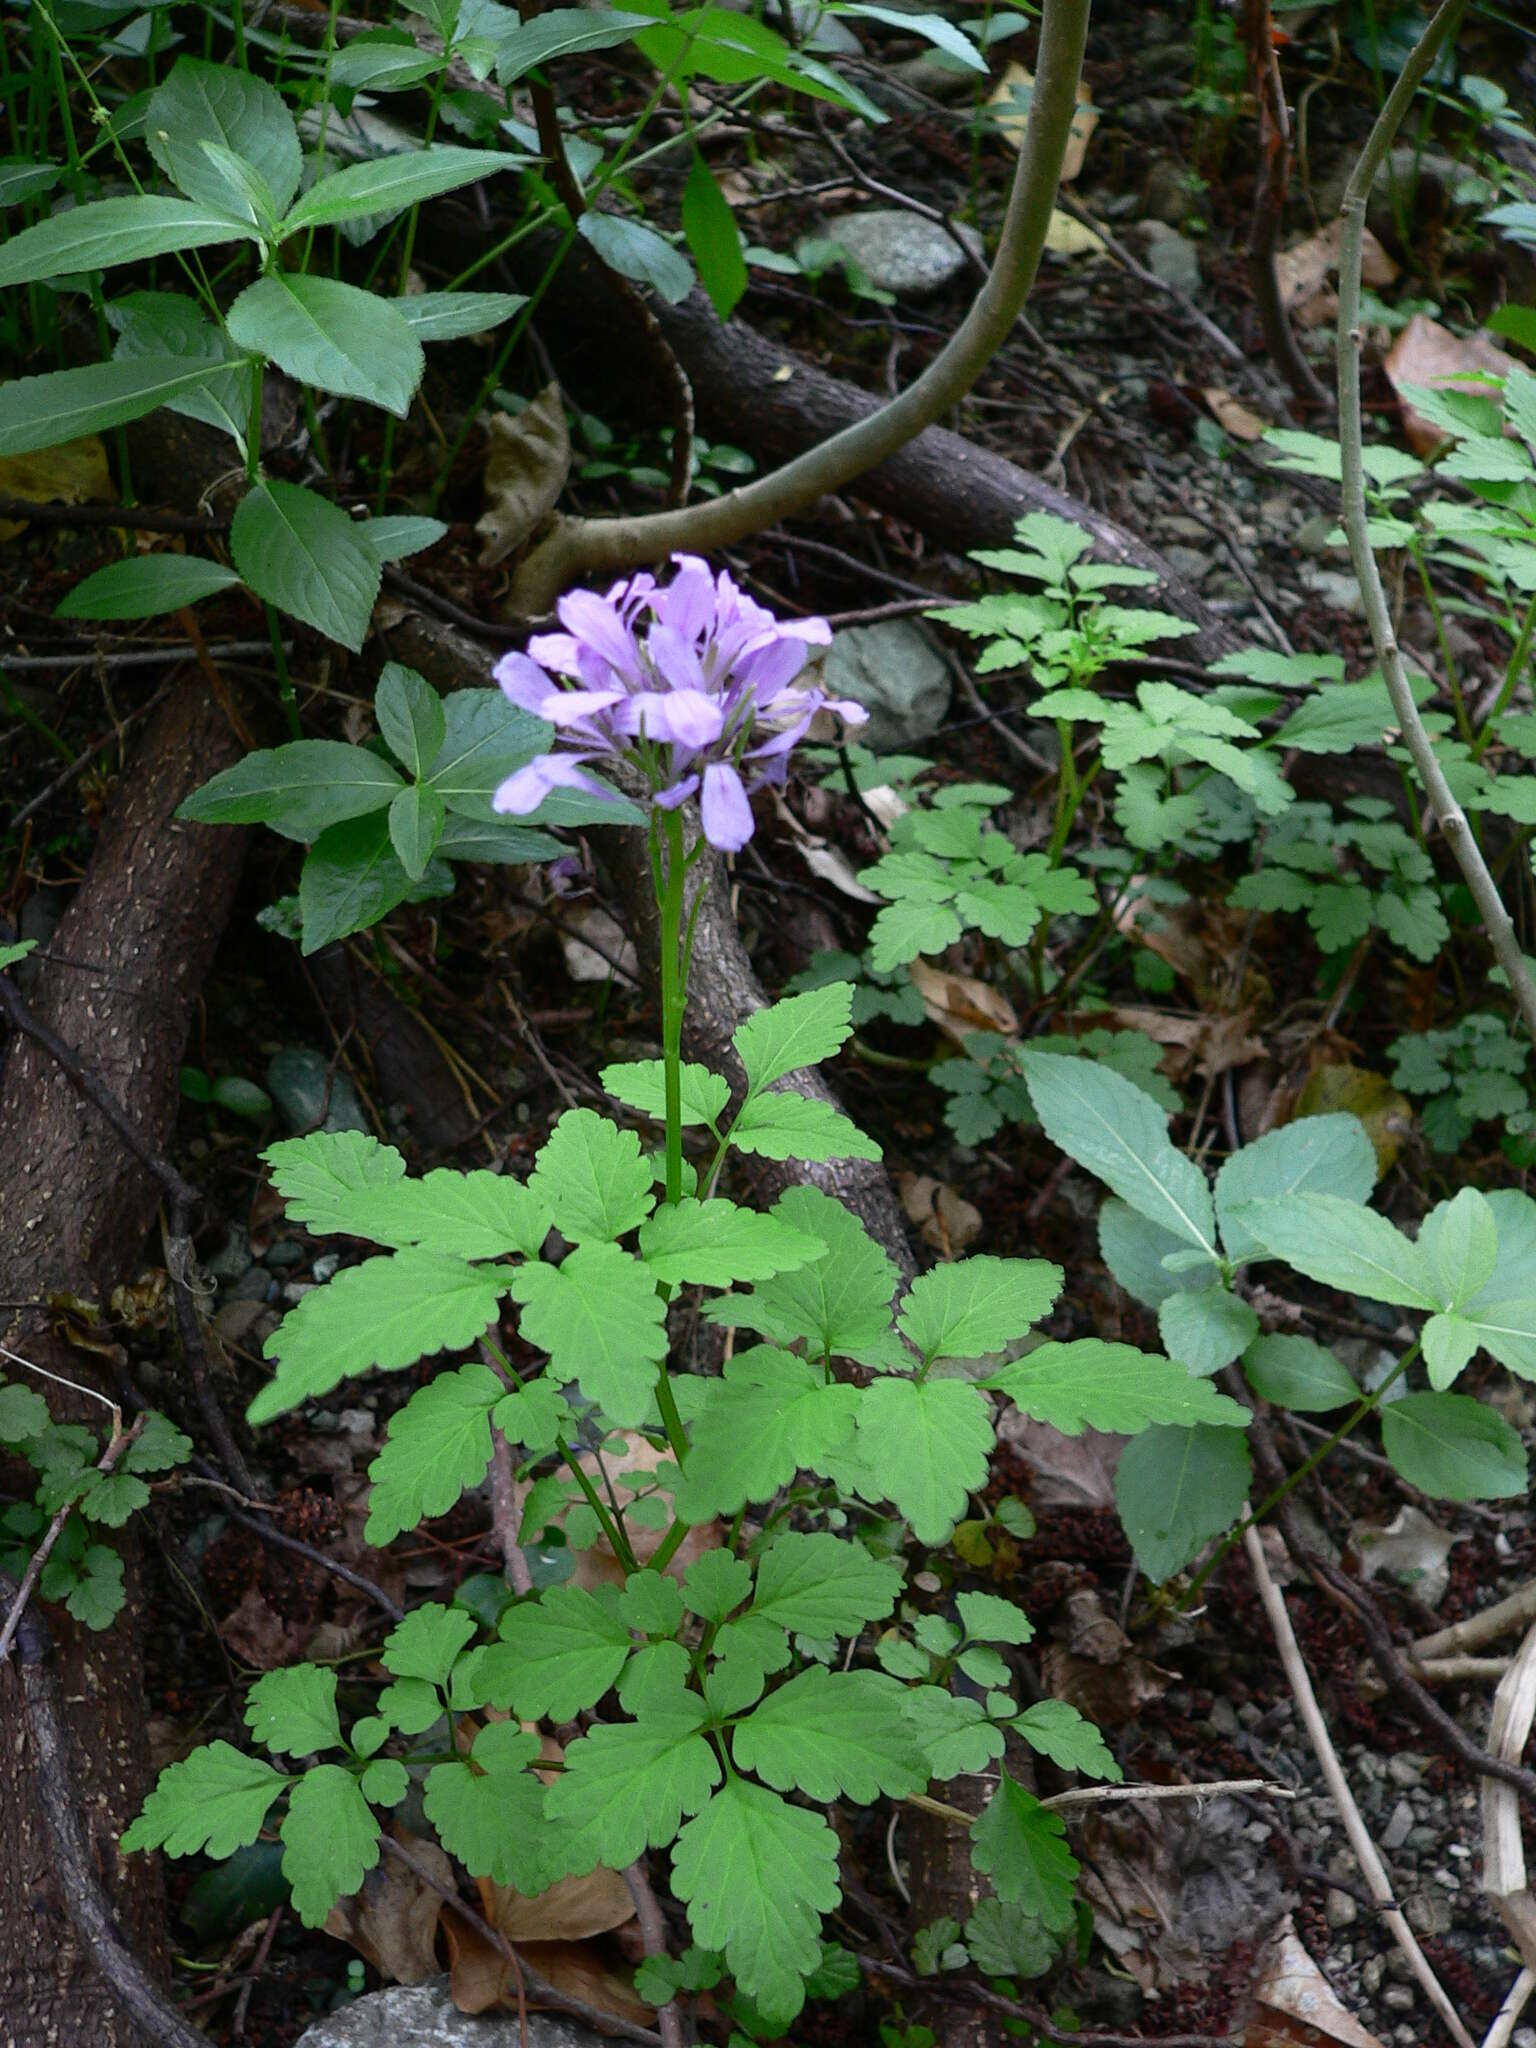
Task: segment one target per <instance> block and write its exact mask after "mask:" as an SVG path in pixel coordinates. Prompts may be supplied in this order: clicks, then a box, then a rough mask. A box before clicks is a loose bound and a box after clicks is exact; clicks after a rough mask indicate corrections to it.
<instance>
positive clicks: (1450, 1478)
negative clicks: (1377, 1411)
mask: <svg viewBox="0 0 1536 2048" xmlns="http://www.w3.org/2000/svg"><path fill="white" fill-rule="evenodd" d="M1381 1447H1382V1449H1383V1450H1384V1451H1385V1452H1386V1454H1387V1456H1388V1457H1389V1458H1390V1459H1391V1461H1392V1463H1393V1465H1394V1466H1395V1468H1396V1469H1397V1471H1398V1472H1399V1473H1400V1474H1401V1475H1402V1477H1403V1478H1404V1479H1406V1480H1407V1482H1408V1484H1409V1485H1410V1486H1416V1487H1417V1488H1418V1489H1419V1491H1420V1492H1421V1493H1427V1494H1429V1495H1430V1496H1431V1498H1433V1499H1435V1500H1502V1499H1509V1498H1513V1497H1517V1496H1518V1497H1523V1496H1524V1494H1525V1492H1526V1487H1527V1484H1528V1472H1527V1465H1526V1455H1525V1446H1524V1444H1523V1443H1522V1442H1521V1441H1520V1433H1519V1431H1518V1430H1515V1429H1512V1428H1511V1427H1510V1425H1509V1424H1508V1423H1507V1422H1506V1421H1505V1420H1504V1418H1503V1416H1502V1415H1499V1414H1497V1413H1496V1412H1495V1411H1494V1410H1493V1409H1492V1408H1490V1407H1488V1406H1487V1404H1486V1403H1485V1402H1482V1401H1474V1400H1470V1399H1469V1398H1468V1397H1467V1396H1466V1395H1465V1394H1439V1393H1436V1394H1404V1395H1402V1396H1401V1398H1400V1399H1398V1400H1396V1401H1388V1402H1386V1403H1384V1404H1383V1406H1382V1409H1381Z"/></svg>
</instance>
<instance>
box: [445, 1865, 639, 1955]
mask: <svg viewBox="0 0 1536 2048" xmlns="http://www.w3.org/2000/svg"><path fill="white" fill-rule="evenodd" d="M478 1882H479V1886H480V1909H481V1911H482V1912H483V1913H484V1914H485V1917H486V1919H487V1920H489V1921H490V1923H491V1925H492V1926H493V1927H494V1928H496V1930H497V1931H498V1932H499V1933H501V1934H504V1935H505V1936H506V1937H507V1939H508V1941H510V1942H512V1943H514V1944H515V1945H516V1946H517V1947H519V1948H521V1946H522V1945H523V1943H524V1942H525V1941H586V1940H588V1939H589V1938H590V1937H591V1936H592V1935H594V1934H607V1933H608V1932H609V1931H610V1930H611V1929H613V1928H615V1927H622V1926H623V1925H624V1924H625V1922H626V1921H628V1920H633V1918H634V1917H635V1902H634V1900H633V1899H632V1898H631V1897H630V1895H629V1886H628V1885H627V1884H626V1883H625V1882H624V1880H623V1878H622V1877H621V1876H620V1875H619V1873H618V1871H616V1870H604V1869H603V1868H602V1867H601V1865H599V1867H598V1868H597V1869H596V1870H593V1871H589V1872H588V1873H587V1875H586V1876H585V1877H562V1878H560V1879H559V1880H558V1881H557V1882H556V1883H555V1884H552V1885H551V1886H550V1888H549V1890H548V1891H547V1892H540V1893H539V1895H538V1897H537V1898H534V1899H530V1898H526V1897H524V1895H523V1893H521V1892H517V1891H513V1890H512V1888H511V1886H510V1885H501V1884H492V1883H491V1881H490V1879H489V1878H484V1877H482V1878H480V1879H479V1880H478Z"/></svg>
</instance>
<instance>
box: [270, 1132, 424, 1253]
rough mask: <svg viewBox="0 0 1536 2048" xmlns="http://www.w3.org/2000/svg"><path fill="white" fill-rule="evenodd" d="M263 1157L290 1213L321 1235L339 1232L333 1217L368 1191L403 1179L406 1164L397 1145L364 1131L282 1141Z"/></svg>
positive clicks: (312, 1134)
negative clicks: (386, 1143)
mask: <svg viewBox="0 0 1536 2048" xmlns="http://www.w3.org/2000/svg"><path fill="white" fill-rule="evenodd" d="M261 1156H262V1158H263V1159H264V1160H265V1161H266V1163H267V1166H268V1168H269V1169H270V1172H271V1176H272V1185H273V1187H274V1188H276V1190H277V1192H278V1193H279V1194H280V1195H281V1196H282V1197H283V1201H284V1205H285V1207H286V1208H287V1211H288V1214H289V1215H290V1216H291V1217H292V1218H293V1220H294V1221H295V1222H297V1223H303V1224H307V1225H308V1227H309V1228H310V1229H311V1230H313V1231H315V1232H316V1233H317V1234H319V1233H323V1232H324V1231H326V1230H328V1229H340V1228H341V1225H340V1224H338V1223H334V1222H333V1221H332V1219H333V1218H334V1217H336V1216H337V1215H339V1214H341V1213H342V1212H343V1211H344V1210H345V1208H346V1206H347V1204H348V1203H349V1202H351V1200H352V1199H353V1198H354V1196H356V1195H357V1194H358V1193H360V1192H361V1191H363V1190H364V1189H368V1188H375V1187H387V1186H388V1185H389V1184H390V1182H391V1181H397V1180H402V1179H403V1178H404V1176H405V1161H404V1160H403V1159H402V1158H401V1156H400V1154H399V1153H398V1152H397V1151H396V1150H395V1148H394V1146H393V1145H381V1144H380V1143H379V1141H378V1139H377V1138H375V1137H373V1136H371V1135H370V1134H369V1133H367V1132H364V1131H311V1132H310V1134H309V1136H308V1137H306V1138H282V1139H279V1141H278V1142H277V1143H276V1144H275V1145H269V1146H268V1147H267V1149H266V1151H265V1152H263V1153H262V1155H261Z"/></svg>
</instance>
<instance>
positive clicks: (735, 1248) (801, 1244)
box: [640, 1196, 826, 1287]
mask: <svg viewBox="0 0 1536 2048" xmlns="http://www.w3.org/2000/svg"><path fill="white" fill-rule="evenodd" d="M825 1252H826V1247H825V1245H824V1244H823V1243H822V1241H821V1239H820V1238H817V1237H812V1236H810V1235H809V1233H808V1232H806V1231H803V1230H796V1229H795V1228H794V1227H793V1226H792V1225H791V1224H789V1223H786V1222H785V1221H784V1219H783V1217H781V1216H764V1215H763V1214H761V1212H760V1211H758V1210H755V1209H739V1208H738V1207H737V1206H736V1204H735V1203H734V1202H728V1201H726V1200H724V1198H723V1197H720V1196H716V1197H715V1198H713V1199H712V1200H710V1201H707V1202H699V1201H694V1200H693V1199H691V1198H689V1199H687V1200H684V1201H681V1202H673V1203H670V1204H668V1205H667V1206H666V1207H664V1208H660V1209H657V1210H656V1211H655V1212H654V1213H653V1214H652V1215H650V1216H648V1217H647V1218H646V1220H645V1222H644V1223H642V1224H641V1226H640V1256H641V1258H643V1259H644V1260H645V1263H646V1264H647V1265H648V1266H649V1267H650V1269H651V1271H652V1272H653V1273H654V1274H655V1275H656V1277H657V1279H658V1280H660V1281H663V1282H664V1283H665V1284H666V1285H667V1286H669V1287H676V1286H681V1285H685V1284H690V1283H691V1284H692V1285H695V1286H700V1287H729V1286H731V1285H732V1283H733V1282H735V1281H737V1280H767V1279H769V1278H771V1277H772V1275H773V1274H775V1273H788V1272H793V1271H794V1270H795V1269H796V1268H797V1267H799V1266H804V1265H806V1264H807V1263H808V1262H809V1261H810V1260H812V1259H818V1258H821V1257H823V1256H824V1255H825Z"/></svg>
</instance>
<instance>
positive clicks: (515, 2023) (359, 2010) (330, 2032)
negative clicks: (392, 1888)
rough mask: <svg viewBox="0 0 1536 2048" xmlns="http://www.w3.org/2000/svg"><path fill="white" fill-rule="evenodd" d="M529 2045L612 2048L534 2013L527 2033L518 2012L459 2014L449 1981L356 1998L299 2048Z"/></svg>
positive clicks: (312, 2030)
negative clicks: (451, 1995) (449, 1990)
mask: <svg viewBox="0 0 1536 2048" xmlns="http://www.w3.org/2000/svg"><path fill="white" fill-rule="evenodd" d="M524 2042H526V2043H527V2048H608V2044H607V2042H606V2041H605V2039H604V2037H603V2036H602V2035H601V2034H595V2033H594V2032H593V2031H592V2029H591V2028H590V2027H583V2026H579V2025H578V2024H577V2022H576V2021H575V2020H566V2019H557V2018H552V2017H551V2016H550V2015H549V2014H547V2013H532V2012H531V2013H529V2015H528V2031H527V2033H526V2034H524V2033H523V2031H522V2026H521V2023H520V2021H519V2020H518V2016H517V2014H516V2013H515V2012H505V2013H492V2014H476V2015H473V2016H471V2015H470V2014H469V2013H463V2012H460V2011H459V2009H458V2007H457V2006H456V2005H455V2004H454V2002H453V2000H452V1999H451V1998H450V1997H449V1995H448V1979H447V1978H446V1977H433V1978H432V1979H431V1980H430V1981H429V1982H428V1983H426V1984H393V1985H391V1986H390V1988H389V1989H388V1990H387V1991H370V1992H369V1993H368V1994H367V1996H366V1997H364V1998H355V1999H354V2000H353V2001H352V2003H351V2004H350V2005H344V2006H343V2007H342V2008H341V2010H340V2012H333V2013H328V2014H327V2015H326V2017H325V2018H324V2019H322V2020H316V2022H315V2024H314V2025H313V2026H312V2027H309V2028H307V2029H306V2031H305V2032H304V2033H302V2034H301V2035H300V2036H299V2039H298V2042H297V2044H296V2048H522V2044H523V2043H524Z"/></svg>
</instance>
